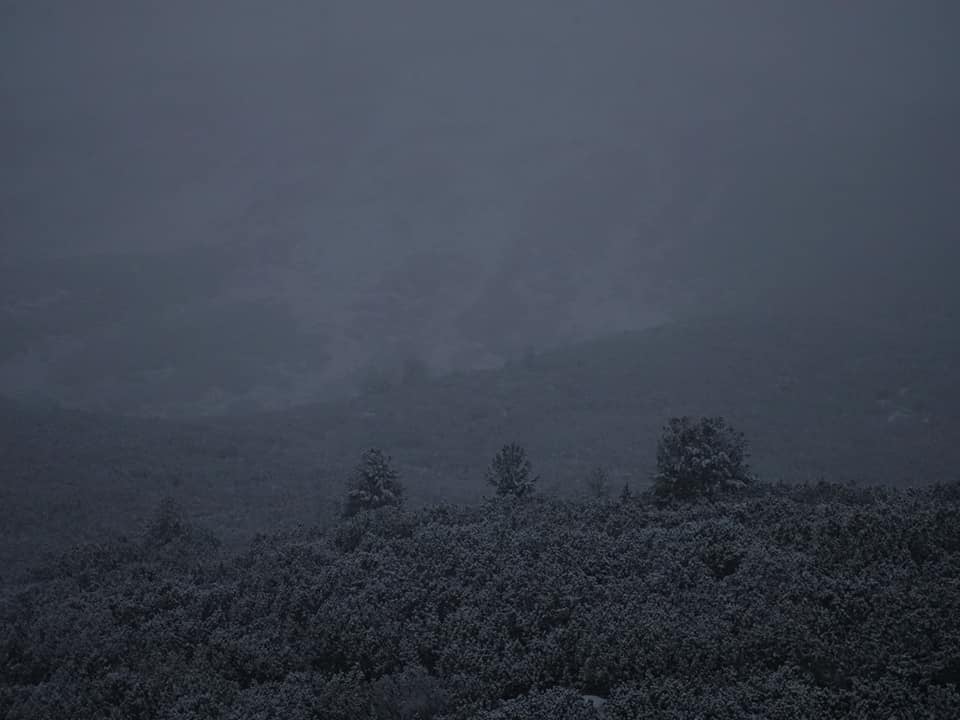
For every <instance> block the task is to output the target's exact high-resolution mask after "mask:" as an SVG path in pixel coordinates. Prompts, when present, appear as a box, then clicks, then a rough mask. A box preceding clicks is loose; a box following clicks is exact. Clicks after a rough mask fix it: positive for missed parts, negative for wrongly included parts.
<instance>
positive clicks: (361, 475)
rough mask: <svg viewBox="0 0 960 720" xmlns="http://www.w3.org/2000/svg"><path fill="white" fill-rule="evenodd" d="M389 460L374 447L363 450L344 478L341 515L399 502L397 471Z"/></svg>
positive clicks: (399, 488) (401, 491)
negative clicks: (349, 473) (351, 470)
mask: <svg viewBox="0 0 960 720" xmlns="http://www.w3.org/2000/svg"><path fill="white" fill-rule="evenodd" d="M390 462H391V458H389V457H387V456H385V455H384V454H383V452H382V451H380V450H378V449H377V448H371V449H370V450H367V451H366V452H365V453H363V455H362V456H361V458H360V463H359V464H358V465H357V466H356V467H355V468H354V470H353V473H352V475H351V476H350V478H349V480H348V481H347V498H346V502H345V503H344V507H343V516H344V517H351V516H353V515H356V514H357V513H358V512H360V511H361V510H374V509H376V508H379V507H384V506H386V505H397V506H399V505H401V504H403V486H402V485H401V484H400V480H399V477H400V475H399V473H398V472H397V471H396V470H395V469H394V468H393V466H392V465H391V464H390Z"/></svg>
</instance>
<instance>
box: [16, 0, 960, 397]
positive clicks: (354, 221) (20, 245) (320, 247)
mask: <svg viewBox="0 0 960 720" xmlns="http://www.w3.org/2000/svg"><path fill="white" fill-rule="evenodd" d="M0 13H2V15H0V105H2V107H3V108H4V111H3V112H2V113H0V138H2V145H0V149H2V157H3V161H2V162H0V223H2V225H0V243H2V245H0V303H2V315H0V329H2V337H3V338H5V339H2V340H0V391H2V392H4V393H8V394H27V395H43V396H49V397H53V398H56V399H60V400H67V401H70V402H73V403H75V404H79V405H83V406H90V407H99V406H103V407H107V408H109V409H119V410H122V411H137V412H145V413H147V414H150V413H152V412H156V413H164V412H173V411H177V410H184V409H185V408H186V410H187V411H194V410H198V409H199V410H203V411H207V410H213V411H217V410H223V409H224V408H226V407H229V403H226V401H227V400H229V399H231V398H236V397H242V398H244V399H245V402H246V403H247V405H249V406H251V407H264V406H271V407H274V406H282V405H285V404H292V403H295V402H300V401H304V400H309V399H313V398H319V397H328V396H330V395H331V394H332V393H335V392H336V391H337V390H338V389H342V388H343V387H344V386H345V385H348V386H350V387H355V386H357V385H358V384H359V385H362V384H363V382H364V381H365V378H366V380H369V374H370V373H371V372H372V371H373V370H372V369H379V371H385V370H384V368H386V369H387V370H386V371H390V372H392V371H393V370H392V369H394V368H396V367H398V366H399V365H401V364H403V363H407V364H408V365H409V364H410V363H415V364H417V365H418V366H423V367H424V368H426V369H427V370H429V371H437V372H445V371H449V370H456V369H470V368H483V367H498V366H499V365H501V364H503V363H504V362H509V361H510V360H511V359H512V358H515V357H516V356H517V355H518V354H522V353H524V352H527V351H529V350H533V349H538V348H543V347H551V346H556V345H560V344H563V343H567V342H570V341H574V340H578V339H583V338H588V337H595V336H601V335H605V334H608V333H612V332H616V331H619V330H625V329H640V328H644V327H648V326H651V325H655V324H658V323H663V322H668V321H670V320H671V319H675V318H677V317H681V316H685V315H689V314H698V313H716V312H721V311H731V312H744V311H751V310H756V309H759V308H762V309H764V310H768V309H771V308H777V307H784V308H791V309H792V310H794V311H795V310H797V309H798V308H799V309H802V310H810V311H811V312H813V311H815V312H820V313H822V312H832V313H833V312H842V313H847V314H851V315H854V316H856V317H858V318H861V319H863V320H864V322H874V323H876V322H880V320H881V319H887V320H889V319H891V318H892V320H891V321H892V322H894V323H911V322H918V323H920V322H923V321H925V320H924V319H925V318H931V317H936V318H940V319H941V320H942V319H943V318H948V319H949V318H950V317H952V316H951V315H950V313H953V312H954V311H955V308H956V305H957V302H956V301H957V299H958V294H957V292H956V291H955V290H954V289H953V286H954V285H955V283H954V275H955V268H956V267H957V262H958V261H960V251H958V250H957V249H956V239H957V237H958V233H957V230H958V229H960V222H958V218H957V212H956V207H957V203H956V199H957V197H958V189H960V188H958V180H957V175H956V169H957V167H958V160H960V142H958V139H957V133H956V128H957V127H960V102H958V96H960V93H958V90H957V89H958V88H960V77H958V68H960V62H958V60H960V57H958V55H960V44H958V43H957V42H956V37H955V35H956V32H955V29H956V27H958V25H957V21H958V20H960V10H958V8H957V6H956V5H955V4H954V3H947V2H879V1H871V2H865V1H864V2H849V3H842V4H841V3H836V2H804V3H799V2H791V3H785V2H765V3H756V2H727V3H713V2H684V3H667V2H663V3H638V2H635V1H626V0H604V1H603V2H586V0H581V1H574V0H556V1H553V2H546V0H527V1H526V2H506V1H505V0H496V1H490V2H485V3H468V2H461V1H457V2H451V1H449V0H444V1H441V0H411V1H410V2H404V3H395V2H388V1H387V0H332V1H326V2H303V1H299V0H284V1H280V0H276V1H272V2H266V1H262V2H259V1H255V0H232V1H231V2H226V1H222V2H221V1H207V2H196V1H191V2H186V1H185V0H176V1H173V2H165V3H153V2H145V1H144V0H125V1H123V2H121V1H120V0H91V1H90V2H86V3H69V2H62V1H46V2H43V1H33V2H9V1H8V2H4V3H3V5H2V7H0ZM144 388H152V389H151V390H144ZM138 393H139V394H138ZM177 393H181V394H182V395H183V396H184V397H189V398H190V402H189V403H188V402H187V401H186V400H182V398H181V399H178V397H179V396H177ZM141 395H142V397H141ZM160 396H163V397H164V398H166V399H168V400H169V402H168V403H167V404H164V402H161V401H160V400H159V399H158V398H159V397H160ZM225 403H226V404H225ZM200 406H202V407H200Z"/></svg>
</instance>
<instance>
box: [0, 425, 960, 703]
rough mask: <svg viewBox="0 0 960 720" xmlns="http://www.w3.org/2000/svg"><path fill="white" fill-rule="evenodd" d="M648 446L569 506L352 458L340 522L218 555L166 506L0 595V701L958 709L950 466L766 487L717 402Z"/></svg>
mask: <svg viewBox="0 0 960 720" xmlns="http://www.w3.org/2000/svg"><path fill="white" fill-rule="evenodd" d="M657 456H658V468H659V471H658V473H657V475H656V477H655V481H654V483H653V484H652V485H651V486H650V487H649V489H646V490H643V491H640V492H634V491H631V489H630V487H629V486H625V487H624V488H622V489H619V488H615V487H611V486H610V483H609V478H607V477H605V475H604V473H603V472H602V470H598V471H597V472H596V473H595V474H594V475H593V476H592V480H591V482H590V483H588V487H589V488H590V491H591V492H590V495H591V496H590V497H581V498H579V499H565V498H560V497H556V496H553V495H551V494H549V493H546V492H543V491H538V488H537V485H538V481H539V477H538V476H535V475H533V474H532V465H531V462H530V460H529V458H527V457H526V453H525V451H524V449H523V448H522V447H521V446H519V445H516V444H512V445H508V446H505V447H504V448H503V449H502V450H501V452H500V453H498V455H497V456H496V457H495V458H494V460H493V461H492V462H491V464H490V467H489V468H488V471H487V476H486V477H487V480H488V482H489V483H490V484H491V485H492V486H493V488H494V489H495V491H496V492H494V493H492V494H491V495H489V496H488V497H487V498H486V499H485V500H483V501H482V502H479V503H474V504H470V505H467V504H460V505H458V504H452V503H438V504H433V505H427V506H423V507H420V508H416V509H412V508H408V507H406V503H405V501H404V498H403V492H402V480H401V478H400V476H399V474H398V473H397V472H396V470H395V469H394V468H393V467H392V466H391V465H390V458H389V456H386V455H384V454H383V453H380V452H379V451H370V452H368V453H366V454H365V455H364V457H363V460H362V461H361V463H360V464H358V466H357V468H356V469H355V471H354V472H353V474H352V475H351V477H350V480H349V482H348V484H347V487H348V490H347V495H346V501H345V502H344V503H343V511H342V513H341V517H340V519H339V520H338V521H337V522H336V523H334V524H332V525H330V526H329V527H326V528H322V529H321V528H319V527H316V526H314V527H311V526H300V527H297V528H295V529H292V530H288V531H284V532H275V533H270V534H263V533H261V534H258V535H257V536H256V537H255V538H254V539H253V540H252V541H250V542H249V543H247V544H246V545H245V546H244V547H243V548H242V549H240V550H239V551H234V550H231V549H228V548H226V547H225V546H224V545H223V544H222V543H221V542H220V540H219V539H218V538H217V537H216V536H215V534H214V533H213V532H211V531H210V530H209V529H207V528H204V527H202V526H200V525H198V524H196V523H194V522H191V521H190V520H189V519H188V518H187V517H186V515H185V513H184V511H183V509H182V508H180V507H179V506H178V504H177V503H176V502H175V501H173V500H171V499H165V500H164V501H162V502H161V503H160V505H159V507H158V508H157V509H156V510H155V512H154V515H153V517H152V519H151V520H150V522H149V523H147V524H146V525H145V526H144V527H143V529H142V531H140V532H139V533H136V534H132V535H129V536H124V537H116V538H114V539H111V540H108V541H103V542H98V543H90V544H82V545H77V546H75V547H74V548H72V549H70V550H69V551H67V552H65V553H61V554H57V555H50V556H48V557H47V558H46V560H44V561H42V562H40V563H38V564H37V565H35V566H34V567H33V568H32V569H31V570H30V571H29V573H28V575H27V577H25V578H24V579H23V581H22V582H19V583H17V584H15V585H10V586H9V587H7V588H6V591H5V592H4V594H3V595H2V598H0V628H2V629H0V633H2V634H0V715H2V716H3V717H8V718H11V719H14V718H17V719H24V720H26V719H27V718H67V717H69V718H78V719H79V718H118V719H119V718H123V719H124V720H138V719H144V720H146V719H148V718H149V719H152V718H164V719H169V720H173V719H174V718H225V719H228V718H229V719H235V720H239V719H240V718H243V719H244V720H247V719H250V718H255V719H263V720H266V719H267V718H316V719H318V720H320V719H322V720H326V719H330V720H334V719H341V718H342V719H343V720H348V719H350V720H352V719H354V718H377V719H380V718H382V719H384V720H387V719H403V720H415V719H417V718H420V719H427V718H431V719H434V720H457V719H463V720H466V719H467V718H482V719H488V720H493V719H494V718H520V719H522V718H531V719H532V718H543V717H557V718H571V719H575V720H581V719H582V720H587V719H592V720H603V719H609V720H614V719H616V720H626V719H627V718H640V717H643V718H648V717H649V718H692V717H710V718H745V717H753V718H805V717H817V718H827V717H844V718H847V717H853V718H875V717H911V718H913V717H916V718H921V717H923V718H950V717H957V716H960V693H958V691H957V687H958V683H960V523H958V522H957V520H958V518H960V483H957V482H953V483H940V484H934V485H930V486H927V487H923V488H908V489H900V490H897V489H893V488H884V487H878V486H872V487H868V486H856V485H854V484H851V483H848V484H837V483H830V482H826V481H820V482H818V483H807V484H785V483H770V482H764V481H763V480H762V479H758V478H757V477H756V476H755V475H753V473H752V472H751V471H750V470H749V466H748V463H747V457H748V449H747V443H746V439H745V438H744V437H743V436H742V434H739V433H737V432H736V431H734V430H733V429H732V428H730V427H729V426H727V425H726V424H725V422H724V421H723V420H722V419H702V420H700V421H698V422H693V421H692V420H691V419H689V418H686V419H677V420H675V421H674V422H672V423H671V424H670V425H668V426H667V427H666V428H664V435H663V436H662V437H661V440H660V442H659V443H658V447H657ZM703 458H706V460H703ZM681 480H686V481H687V484H686V485H684V484H682V483H680V482H679V481H681ZM364 488H365V489H366V490H369V491H370V492H366V493H364V492H361V490H363V489H364ZM377 488H379V491H378V490H377ZM351 499H352V502H351V501H350V500H351Z"/></svg>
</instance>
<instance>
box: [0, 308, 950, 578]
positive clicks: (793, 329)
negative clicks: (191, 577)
mask: <svg viewBox="0 0 960 720" xmlns="http://www.w3.org/2000/svg"><path fill="white" fill-rule="evenodd" d="M957 348H958V346H957V344H956V342H955V340H952V339H951V336H950V335H947V334H944V332H943V331H940V330H931V329H924V328H914V329H912V330H910V331H907V330H906V329H902V330H900V329H898V330H896V331H895V332H892V331H890V330H887V331H880V330H878V329H876V328H872V329H871V328H864V327H857V326H852V325H849V324H845V323H842V322H839V321H836V320H834V321H827V320H823V319H822V318H820V319H813V318H799V317H785V316H779V317H773V316H770V317H766V318H764V317H752V318H748V319H746V318H739V319H733V318H726V319H712V320H699V321H689V322H686V323H681V324H674V325H668V326H663V327H661V328H657V329H655V330H650V331H647V332H641V333H631V334H623V335H618V336H614V337H610V338H607V339H605V340H601V341H595V342H589V343H583V344H579V345H574V346H569V347H567V348H565V349H561V350H557V351H553V352H549V353H543V354H539V355H530V356H529V357H528V358H527V359H526V360H525V361H523V362H518V363H516V364H514V365H511V366H508V367H506V368H504V369H502V370H491V371H485V372H473V373H463V374H458V375H450V376H448V377H445V378H442V379H438V380H429V379H426V378H421V379H419V380H414V381H411V382H409V383H407V384H404V385H400V386H397V387H392V388H388V389H385V390H383V391H382V392H379V393H373V394H368V395H366V396H364V397H362V398H357V399H354V400H350V401H344V402H340V403H330V404H322V405H311V406H303V407H299V408H296V409H292V410H288V411H284V412H278V413H270V414H253V415H247V416H243V417H234V418H232V419H215V420H209V421H205V422H203V423H199V422H197V423H179V422H171V421H156V420H132V419H122V418H113V417H109V416H103V415H95V414H88V413H81V412H75V411H62V410H56V409H54V408H47V409H30V410H28V409H27V408H25V407H24V406H21V405H18V404H10V403H6V404H4V405H3V406H0V438H2V442H0V473H2V476H3V478H4V482H3V485H2V489H0V492H2V497H0V501H2V502H0V505H2V507H3V508H4V515H5V516H6V517H5V519H4V523H3V527H4V528H5V530H4V534H5V537H4V539H3V547H4V550H3V553H2V556H0V561H2V560H14V559H17V558H22V557H23V556H24V555H29V554H31V553H35V552H36V551H37V549H38V548H39V547H41V546H43V545H44V544H46V545H49V546H50V547H56V546H61V545H62V544H63V543H66V542H70V541H73V540H75V539H78V538H94V537H99V536H101V535H103V534H104V533H116V532H122V531H126V530H129V529H130V528H132V527H133V526H135V525H136V523H137V522H139V521H141V520H142V519H143V518H145V517H147V516H148V514H149V513H150V512H151V511H152V509H153V507H154V506H155V505H156V503H157V501H158V500H159V498H160V497H161V496H162V495H163V494H173V495H174V496H176V497H177V498H178V499H179V500H180V501H181V503H182V504H183V505H184V506H185V507H186V508H187V510H188V512H190V514H191V515H193V516H194V517H195V518H200V519H202V520H203V522H204V523H205V524H207V525H209V526H210V527H212V528H214V529H215V531H216V532H218V533H219V534H220V535H221V536H222V537H224V538H225V539H227V540H231V539H233V538H240V537H243V536H245V535H246V534H249V533H252V532H254V531H255V530H258V529H265V528H275V527H284V526H286V527H289V526H292V525H295V524H296V523H298V522H306V523H310V522H314V521H316V520H317V519H318V518H319V519H324V518H329V517H331V516H332V515H333V514H334V513H335V510H336V503H337V502H338V500H339V498H340V494H341V492H342V484H343V479H344V477H345V475H346V473H347V472H348V471H349V469H350V467H351V466H352V465H353V464H354V463H355V462H356V460H357V458H358V456H359V453H360V452H361V451H362V450H363V449H364V448H366V447H369V446H378V447H380V448H382V449H383V450H384V451H385V452H387V453H388V454H391V455H392V456H393V457H394V459H395V461H396V463H397V464H398V466H399V468H400V470H401V472H402V474H403V477H404V481H405V483H406V485H407V487H408V491H409V495H410V497H411V500H412V502H414V503H415V504H419V503H422V502H425V501H433V500H438V499H448V500H454V501H472V500H475V499H477V498H478V497H480V496H481V495H483V494H485V493H486V492H487V489H486V487H485V486H484V483H483V470H484V468H485V466H486V464H487V463H488V461H489V459H490V457H491V456H492V454H493V453H494V452H495V451H496V450H497V449H498V448H499V446H500V445H501V444H502V443H504V442H507V441H513V440H516V441H518V442H520V443H522V444H524V445H525V446H526V447H527V449H528V451H529V453H530V457H531V459H532V461H533V463H534V465H535V469H536V470H537V471H538V472H540V473H541V474H542V475H543V478H544V479H543V482H542V487H543V489H544V491H546V492H557V493H576V492H580V491H581V482H582V480H583V478H584V477H585V476H586V474H587V472H588V471H589V470H590V469H591V468H592V467H594V466H597V465H601V466H603V467H605V468H606V469H607V471H608V473H609V474H610V475H611V477H612V478H613V480H614V481H615V482H616V483H617V484H618V485H619V484H622V483H624V482H629V483H630V484H631V485H632V486H634V487H641V486H644V485H645V484H646V482H647V478H648V477H649V473H650V471H651V470H652V467H653V459H654V458H653V455H654V451H655V446H656V440H657V436H658V434H659V431H660V428H661V426H662V425H663V423H664V422H665V421H666V420H667V419H668V418H669V417H671V416H674V415H682V414H707V415H715V414H720V415H724V416H726V417H727V418H728V419H729V420H730V421H731V423H732V424H734V425H735V426H737V427H739V428H741V429H743V430H744V431H745V432H746V434H747V437H748V439H749V441H750V443H751V447H752V449H753V453H754V466H755V468H756V469H757V470H758V472H759V473H760V474H761V475H762V476H763V477H765V478H767V479H771V480H774V479H785V480H790V481H805V480H816V479H817V478H819V477H821V476H823V477H827V478H829V479H830V480H832V481H836V482H848V481H853V482H863V483H889V484H896V485H912V484H920V483H926V482H932V481H936V480H945V481H949V480H952V479H956V477H957V474H956V467H958V466H960V443H958V442H956V438H958V437H960V383H957V382H956V374H957V368H958V367H960V363H958V349H957ZM40 540H42V541H43V542H39V541H40Z"/></svg>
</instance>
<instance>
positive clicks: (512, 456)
mask: <svg viewBox="0 0 960 720" xmlns="http://www.w3.org/2000/svg"><path fill="white" fill-rule="evenodd" d="M539 479H540V477H539V476H534V475H533V474H532V466H531V464H530V460H529V459H528V458H527V451H526V450H524V449H523V447H522V446H520V445H518V444H517V443H509V444H507V445H504V446H503V447H502V448H500V451H499V452H498V453H497V454H496V455H495V456H494V458H493V460H492V461H491V463H490V467H489V468H487V482H488V483H490V484H491V485H493V487H495V488H496V490H497V495H513V496H515V497H525V496H527V495H529V494H530V493H532V492H533V488H534V485H535V484H536V482H537V481H538V480H539Z"/></svg>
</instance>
